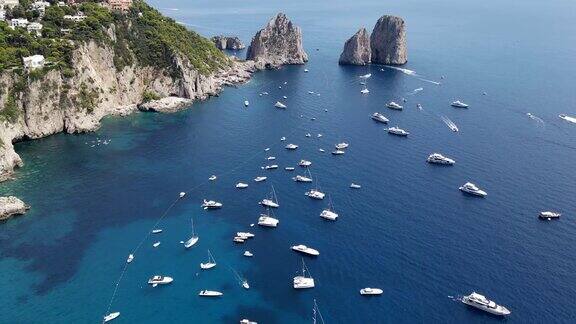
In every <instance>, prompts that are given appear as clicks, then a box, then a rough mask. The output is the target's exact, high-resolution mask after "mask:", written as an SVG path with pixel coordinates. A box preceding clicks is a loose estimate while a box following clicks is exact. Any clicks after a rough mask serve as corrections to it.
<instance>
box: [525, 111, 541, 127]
mask: <svg viewBox="0 0 576 324" xmlns="http://www.w3.org/2000/svg"><path fill="white" fill-rule="evenodd" d="M526 116H528V117H529V118H530V119H532V120H535V121H536V122H537V123H538V124H539V125H544V120H542V118H540V117H538V116H534V115H533V114H532V113H526Z"/></svg>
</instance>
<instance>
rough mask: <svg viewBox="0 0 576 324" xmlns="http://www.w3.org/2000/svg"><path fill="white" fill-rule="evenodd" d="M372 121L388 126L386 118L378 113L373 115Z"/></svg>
mask: <svg viewBox="0 0 576 324" xmlns="http://www.w3.org/2000/svg"><path fill="white" fill-rule="evenodd" d="M372 119H373V120H375V121H377V122H380V123H384V124H388V121H389V120H388V118H386V117H385V116H384V115H382V114H381V113H379V112H375V113H373V114H372Z"/></svg>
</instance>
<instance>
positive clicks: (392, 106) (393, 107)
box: [386, 101, 404, 110]
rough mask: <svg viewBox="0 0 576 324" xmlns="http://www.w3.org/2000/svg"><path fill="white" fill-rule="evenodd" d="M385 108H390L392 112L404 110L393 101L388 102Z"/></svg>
mask: <svg viewBox="0 0 576 324" xmlns="http://www.w3.org/2000/svg"><path fill="white" fill-rule="evenodd" d="M386 107H388V108H390V109H394V110H402V109H404V107H402V106H401V105H399V104H397V103H395V102H394V101H390V102H389V103H388V104H387V105H386Z"/></svg>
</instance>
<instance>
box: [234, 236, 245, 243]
mask: <svg viewBox="0 0 576 324" xmlns="http://www.w3.org/2000/svg"><path fill="white" fill-rule="evenodd" d="M232 241H233V242H234V243H244V242H245V241H246V238H245V237H242V236H234V239H233V240H232Z"/></svg>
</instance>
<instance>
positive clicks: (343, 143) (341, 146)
mask: <svg viewBox="0 0 576 324" xmlns="http://www.w3.org/2000/svg"><path fill="white" fill-rule="evenodd" d="M348 146H350V144H348V143H346V142H342V143H338V144H336V145H334V147H336V149H337V150H343V149H346V148H348Z"/></svg>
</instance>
